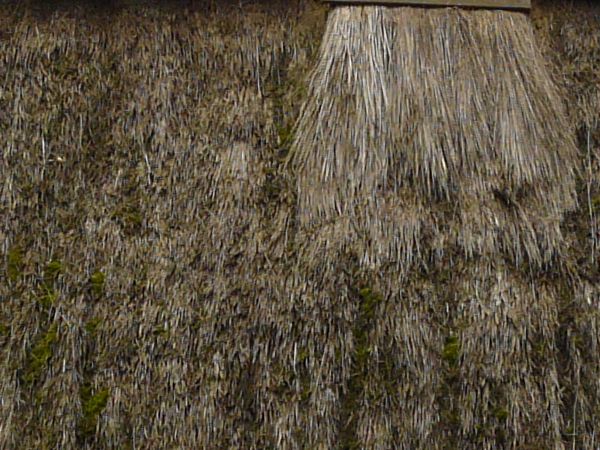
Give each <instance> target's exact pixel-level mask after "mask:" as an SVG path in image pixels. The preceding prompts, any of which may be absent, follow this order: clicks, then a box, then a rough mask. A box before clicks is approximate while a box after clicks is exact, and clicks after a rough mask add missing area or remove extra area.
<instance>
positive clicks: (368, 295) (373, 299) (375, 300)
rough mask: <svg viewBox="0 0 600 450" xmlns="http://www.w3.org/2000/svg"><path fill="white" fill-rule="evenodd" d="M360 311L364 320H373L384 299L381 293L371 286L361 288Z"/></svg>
mask: <svg viewBox="0 0 600 450" xmlns="http://www.w3.org/2000/svg"><path fill="white" fill-rule="evenodd" d="M360 297H361V299H362V301H361V303H360V313H361V318H362V319H363V320H372V319H373V317H374V316H375V309H376V308H377V306H378V305H379V304H380V303H381V302H382V301H383V297H382V296H381V294H379V293H377V292H374V291H373V290H372V289H371V288H363V289H361V290H360Z"/></svg>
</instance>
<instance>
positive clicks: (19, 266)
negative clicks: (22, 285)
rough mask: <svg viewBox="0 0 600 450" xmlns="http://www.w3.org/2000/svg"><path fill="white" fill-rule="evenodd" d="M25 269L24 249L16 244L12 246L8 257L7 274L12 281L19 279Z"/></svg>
mask: <svg viewBox="0 0 600 450" xmlns="http://www.w3.org/2000/svg"><path fill="white" fill-rule="evenodd" d="M22 271H23V250H22V249H21V247H20V246H18V245H15V246H13V247H11V248H10V250H9V251H8V254H7V258H6V276H7V278H8V279H9V280H10V281H13V282H14V281H17V280H18V279H19V278H20V277H21V273H22Z"/></svg>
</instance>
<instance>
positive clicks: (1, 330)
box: [0, 323, 10, 336]
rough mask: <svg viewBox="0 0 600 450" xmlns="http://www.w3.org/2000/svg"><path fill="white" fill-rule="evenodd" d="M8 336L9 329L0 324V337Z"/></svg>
mask: <svg viewBox="0 0 600 450" xmlns="http://www.w3.org/2000/svg"><path fill="white" fill-rule="evenodd" d="M9 334H10V328H9V327H8V326H6V325H4V324H3V323H0V336H8V335H9Z"/></svg>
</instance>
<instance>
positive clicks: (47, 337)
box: [23, 324, 58, 386]
mask: <svg viewBox="0 0 600 450" xmlns="http://www.w3.org/2000/svg"><path fill="white" fill-rule="evenodd" d="M57 340H58V326H57V325H56V324H53V325H52V326H51V327H50V328H49V329H48V330H47V331H46V332H45V333H44V334H43V335H42V336H40V337H39V339H38V340H37V341H36V343H35V344H34V346H33V348H32V349H31V352H30V353H29V357H28V359H27V365H26V367H25V375H24V377H23V381H24V382H25V384H26V385H28V386H31V385H33V384H34V383H35V382H36V381H37V380H38V379H39V378H40V375H41V374H42V371H43V370H44V368H45V367H46V364H47V363H48V361H49V360H50V358H51V357H52V353H53V347H54V344H55V343H56V342H57Z"/></svg>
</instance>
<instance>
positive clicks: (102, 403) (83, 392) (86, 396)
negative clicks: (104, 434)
mask: <svg viewBox="0 0 600 450" xmlns="http://www.w3.org/2000/svg"><path fill="white" fill-rule="evenodd" d="M79 396H80V398H81V410H82V417H81V420H80V422H79V427H78V431H79V435H80V437H81V438H82V439H84V440H85V439H88V438H90V437H92V436H93V435H94V433H95V431H96V424H97V422H98V418H99V417H100V414H102V411H104V408H106V404H107V403H108V398H109V391H108V389H99V390H96V391H95V392H94V390H93V388H92V385H91V384H90V383H84V384H83V386H81V389H80V391H79Z"/></svg>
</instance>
